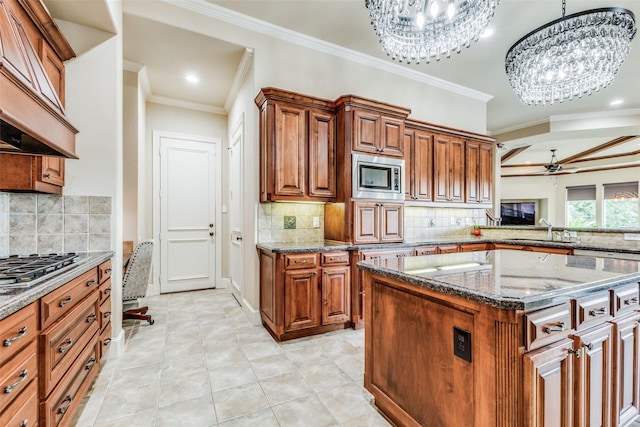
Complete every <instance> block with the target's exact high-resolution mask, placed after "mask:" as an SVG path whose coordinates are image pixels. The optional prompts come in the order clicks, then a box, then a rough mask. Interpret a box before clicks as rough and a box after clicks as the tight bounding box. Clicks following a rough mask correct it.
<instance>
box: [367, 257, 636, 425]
mask: <svg viewBox="0 0 640 427" xmlns="http://www.w3.org/2000/svg"><path fill="white" fill-rule="evenodd" d="M358 267H359V268H360V269H361V270H363V272H364V274H363V280H364V285H365V287H364V292H365V312H364V318H365V378H364V381H365V387H366V388H367V389H368V390H369V391H370V392H371V393H372V394H373V396H374V398H375V403H376V406H377V407H378V408H379V409H380V410H381V411H382V413H384V414H385V415H386V416H387V417H388V418H389V419H390V420H392V421H393V422H394V423H396V424H398V425H403V426H405V425H406V426H411V425H415V426H419V425H421V426H473V425H476V426H538V425H546V426H550V425H557V426H571V425H602V426H617V425H627V424H629V423H630V422H632V421H633V420H634V419H635V418H636V416H637V415H638V413H639V410H640V404H639V403H640V402H639V381H638V369H639V367H640V360H639V355H640V346H639V343H640V340H639V338H640V335H639V326H638V321H640V313H639V312H638V310H640V305H639V302H638V301H639V281H640V263H638V262H637V261H633V260H621V259H610V258H609V259H606V258H597V257H589V256H572V255H558V254H548V253H536V252H522V251H514V250H504V249H503V250H499V251H481V252H472V253H455V254H446V255H431V256H421V257H407V258H396V259H378V260H371V261H363V262H359V263H358Z"/></svg>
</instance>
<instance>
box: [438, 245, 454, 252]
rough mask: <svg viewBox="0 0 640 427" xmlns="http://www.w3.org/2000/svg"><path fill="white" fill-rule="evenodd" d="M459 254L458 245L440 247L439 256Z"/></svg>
mask: <svg viewBox="0 0 640 427" xmlns="http://www.w3.org/2000/svg"><path fill="white" fill-rule="evenodd" d="M456 252H458V245H441V246H438V253H439V254H453V253H456Z"/></svg>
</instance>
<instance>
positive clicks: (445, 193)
mask: <svg viewBox="0 0 640 427" xmlns="http://www.w3.org/2000/svg"><path fill="white" fill-rule="evenodd" d="M464 155H465V152H464V140H462V139H461V138H458V137H454V136H449V135H445V134H438V135H435V137H434V142H433V200H434V201H435V202H456V203H463V202H464V201H465V200H464V198H465V194H464V173H465V168H464Z"/></svg>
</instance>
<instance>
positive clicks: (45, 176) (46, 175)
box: [42, 173, 51, 179]
mask: <svg viewBox="0 0 640 427" xmlns="http://www.w3.org/2000/svg"><path fill="white" fill-rule="evenodd" d="M42 177H43V178H45V179H49V178H51V174H50V173H45V174H44V175H42Z"/></svg>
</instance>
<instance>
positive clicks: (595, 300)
mask: <svg viewBox="0 0 640 427" xmlns="http://www.w3.org/2000/svg"><path fill="white" fill-rule="evenodd" d="M571 303H572V305H573V321H574V325H575V329H577V330H582V329H586V328H590V327H591V326H594V325H596V324H598V323H601V322H604V321H605V320H608V319H609V317H610V316H611V310H610V307H611V304H610V303H609V292H598V293H597V294H594V295H588V296H586V297H582V298H577V299H574V300H572V301H571Z"/></svg>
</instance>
